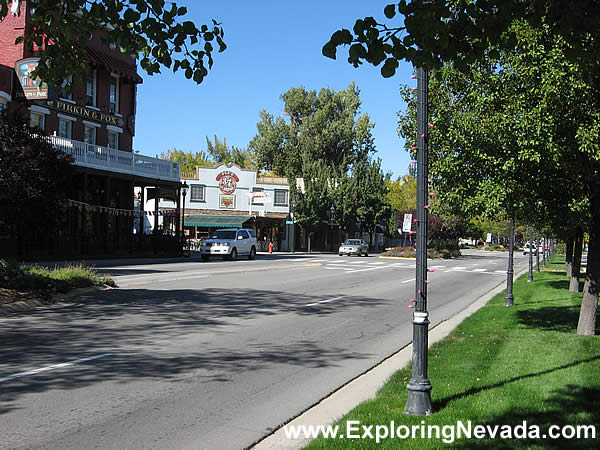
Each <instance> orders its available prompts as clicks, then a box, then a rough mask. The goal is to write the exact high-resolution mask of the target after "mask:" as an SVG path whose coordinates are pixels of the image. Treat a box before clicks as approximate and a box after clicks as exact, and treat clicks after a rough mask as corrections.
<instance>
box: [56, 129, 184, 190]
mask: <svg viewBox="0 0 600 450" xmlns="http://www.w3.org/2000/svg"><path fill="white" fill-rule="evenodd" d="M50 142H52V145H53V146H54V147H55V148H57V149H59V150H62V151H63V152H65V153H68V154H70V155H73V157H74V158H75V165H77V166H83V167H91V168H94V169H102V170H107V171H110V172H117V173H127V174H131V175H139V176H144V177H149V178H158V179H160V180H168V181H179V164H177V163H174V162H172V161H165V160H164V159H158V158H152V157H150V156H144V155H138V154H135V153H130V152H124V151H122V150H115V149H114V148H109V147H102V146H100V145H92V144H86V143H85V142H80V141H74V140H73V139H67V138H63V137H59V136H50Z"/></svg>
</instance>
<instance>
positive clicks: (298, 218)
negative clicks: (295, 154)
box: [290, 161, 332, 252]
mask: <svg viewBox="0 0 600 450" xmlns="http://www.w3.org/2000/svg"><path fill="white" fill-rule="evenodd" d="M303 173H304V175H305V176H304V177H303V183H304V188H303V189H299V188H298V186H297V184H296V181H295V179H294V180H293V181H292V183H291V184H290V191H291V192H292V193H293V199H294V200H295V202H296V206H295V208H294V221H295V222H296V223H297V224H298V225H299V226H300V227H302V229H304V230H305V231H306V234H307V236H308V251H309V252H310V251H312V238H313V235H314V234H315V232H316V231H317V230H318V228H319V225H320V223H321V219H322V218H323V217H327V211H328V210H329V206H328V205H331V204H332V203H331V202H332V201H331V193H330V189H329V185H330V182H331V177H330V175H331V172H330V171H329V169H328V168H327V167H326V166H324V165H323V164H322V162H321V161H312V162H310V161H307V162H306V164H305V166H304V168H303Z"/></svg>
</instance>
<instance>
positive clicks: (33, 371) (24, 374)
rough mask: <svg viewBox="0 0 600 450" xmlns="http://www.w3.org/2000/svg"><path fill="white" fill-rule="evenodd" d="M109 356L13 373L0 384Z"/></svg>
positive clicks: (2, 379)
mask: <svg viewBox="0 0 600 450" xmlns="http://www.w3.org/2000/svg"><path fill="white" fill-rule="evenodd" d="M111 355H112V353H101V354H99V355H95V356H90V357H88V358H81V359H76V360H75V361H69V362H66V363H60V364H52V365H51V366H46V367H40V368H39V369H33V370H28V371H27V372H20V373H15V374H14V375H9V376H7V377H2V378H0V383H2V382H4V381H9V380H14V379H15V378H22V377H26V376H29V375H35V374H38V373H42V372H47V371H49V370H55V369H62V368H64V367H70V366H74V365H76V364H81V363H84V362H87V361H93V360H94V359H100V358H105V357H107V356H111Z"/></svg>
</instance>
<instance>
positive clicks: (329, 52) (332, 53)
mask: <svg viewBox="0 0 600 450" xmlns="http://www.w3.org/2000/svg"><path fill="white" fill-rule="evenodd" d="M321 53H323V56H326V57H327V58H331V59H335V57H336V53H337V45H335V44H334V43H333V42H332V41H329V42H328V43H327V44H325V45H324V46H323V48H322V49H321Z"/></svg>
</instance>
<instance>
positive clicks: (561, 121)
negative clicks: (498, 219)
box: [401, 22, 600, 334]
mask: <svg viewBox="0 0 600 450" xmlns="http://www.w3.org/2000/svg"><path fill="white" fill-rule="evenodd" d="M511 34H512V35H514V36H515V39H516V40H515V44H514V47H513V48H512V49H511V50H510V51H503V50H502V49H500V51H499V58H498V59H496V60H490V61H489V62H488V63H476V64H472V65H471V72H470V73H469V74H468V75H465V74H463V73H461V72H460V71H458V70H456V68H455V67H454V66H453V65H446V66H444V67H443V68H442V69H441V70H440V71H439V72H438V73H437V76H436V78H434V79H433V80H432V82H431V84H430V100H431V105H432V110H433V111H432V123H433V124H435V127H434V128H433V129H432V131H431V134H430V143H431V149H432V153H431V155H430V163H431V167H432V170H431V173H432V183H433V184H434V185H435V186H436V192H439V193H440V194H441V196H442V197H443V198H444V199H445V201H446V202H448V203H449V204H452V205H454V206H455V208H456V210H457V211H462V212H463V213H465V214H466V215H467V216H468V217H474V216H476V215H478V214H483V215H484V216H487V217H494V215H493V213H494V211H495V212H496V213H498V212H501V211H504V212H505V213H506V214H507V216H508V217H515V218H517V219H519V220H520V221H521V223H527V224H531V225H533V226H535V227H536V228H538V229H539V228H542V227H549V228H550V229H551V230H553V233H555V234H558V235H560V236H563V237H567V236H568V234H569V233H572V232H573V231H574V230H575V229H576V227H577V225H580V224H581V223H587V224H588V228H589V230H590V253H589V256H588V273H587V275H586V286H585V288H584V300H583V303H582V308H581V313H580V322H579V326H578V333H579V334H593V333H594V331H595V318H596V311H597V301H598V297H597V295H598V280H599V279H600V261H598V259H600V251H598V253H597V254H594V253H593V252H594V248H596V247H595V245H592V243H593V239H600V236H598V231H596V230H600V180H599V175H600V155H599V154H598V152H597V149H598V148H599V147H600V139H599V138H598V131H597V130H598V129H599V128H600V126H599V125H600V121H599V115H598V113H597V112H596V108H595V106H594V105H595V102H596V99H597V98H598V95H597V92H596V87H595V83H594V80H593V78H590V77H589V76H588V74H587V73H586V72H585V71H584V70H583V69H582V66H581V65H579V64H574V63H573V62H571V61H570V60H569V59H568V58H567V57H566V56H565V55H567V53H568V48H569V45H570V44H568V43H567V41H566V40H564V39H562V37H560V36H556V35H553V34H552V33H550V31H549V27H540V28H537V29H536V28H532V27H531V26H530V25H528V24H527V23H524V22H515V24H513V27H512V28H511ZM410 120H411V119H410V118H408V117H404V118H403V119H402V121H403V125H401V128H402V129H404V130H408V128H409V123H410ZM411 135H412V133H411ZM409 145H410V144H409ZM461 169H462V170H461ZM596 245H597V244H596Z"/></svg>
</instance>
